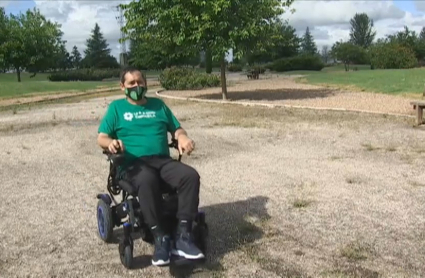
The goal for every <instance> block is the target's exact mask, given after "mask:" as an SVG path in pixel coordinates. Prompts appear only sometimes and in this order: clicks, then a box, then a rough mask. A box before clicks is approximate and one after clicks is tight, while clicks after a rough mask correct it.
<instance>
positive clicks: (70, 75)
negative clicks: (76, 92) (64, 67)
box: [48, 69, 121, 82]
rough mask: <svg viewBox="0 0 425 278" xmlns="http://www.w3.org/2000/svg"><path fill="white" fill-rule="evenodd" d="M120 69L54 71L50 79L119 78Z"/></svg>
mask: <svg viewBox="0 0 425 278" xmlns="http://www.w3.org/2000/svg"><path fill="white" fill-rule="evenodd" d="M120 73H121V70H120V69H79V70H70V71H61V72H54V73H52V74H50V75H49V77H48V79H49V80H50V81H53V82H58V81H102V80H103V79H106V78H119V77H120Z"/></svg>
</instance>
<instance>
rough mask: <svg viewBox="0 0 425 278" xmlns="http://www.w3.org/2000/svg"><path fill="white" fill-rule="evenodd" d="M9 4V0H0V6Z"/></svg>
mask: <svg viewBox="0 0 425 278" xmlns="http://www.w3.org/2000/svg"><path fill="white" fill-rule="evenodd" d="M9 4H10V0H0V7H7V6H8V5H9Z"/></svg>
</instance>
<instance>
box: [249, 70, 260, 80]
mask: <svg viewBox="0 0 425 278" xmlns="http://www.w3.org/2000/svg"><path fill="white" fill-rule="evenodd" d="M246 76H247V77H248V79H259V78H260V72H259V71H256V70H251V71H248V72H247V74H246Z"/></svg>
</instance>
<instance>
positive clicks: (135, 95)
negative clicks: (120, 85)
mask: <svg viewBox="0 0 425 278" xmlns="http://www.w3.org/2000/svg"><path fill="white" fill-rule="evenodd" d="M147 91H148V90H147V88H146V87H141V86H135V87H132V88H125V95H126V96H128V97H129V98H131V99H132V100H134V101H138V100H141V99H142V98H143V97H144V96H145V95H146V92H147Z"/></svg>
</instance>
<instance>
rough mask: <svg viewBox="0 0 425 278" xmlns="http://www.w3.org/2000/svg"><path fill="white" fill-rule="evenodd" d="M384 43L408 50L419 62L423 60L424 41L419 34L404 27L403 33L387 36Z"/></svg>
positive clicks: (424, 51)
mask: <svg viewBox="0 0 425 278" xmlns="http://www.w3.org/2000/svg"><path fill="white" fill-rule="evenodd" d="M421 33H422V32H421ZM385 42H386V43H392V44H398V45H400V46H404V47H406V48H410V49H411V50H412V51H413V52H414V53H415V56H416V59H417V60H419V61H422V60H423V59H424V58H425V41H424V40H423V39H421V34H419V35H418V34H417V33H416V32H415V31H413V30H410V29H409V28H408V27H407V26H404V28H403V31H399V32H397V33H395V34H393V35H389V36H387V38H386V40H385Z"/></svg>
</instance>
